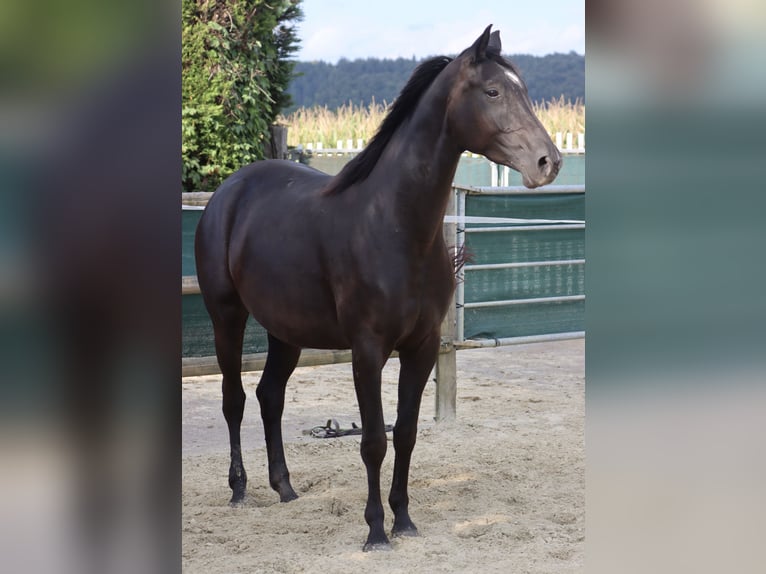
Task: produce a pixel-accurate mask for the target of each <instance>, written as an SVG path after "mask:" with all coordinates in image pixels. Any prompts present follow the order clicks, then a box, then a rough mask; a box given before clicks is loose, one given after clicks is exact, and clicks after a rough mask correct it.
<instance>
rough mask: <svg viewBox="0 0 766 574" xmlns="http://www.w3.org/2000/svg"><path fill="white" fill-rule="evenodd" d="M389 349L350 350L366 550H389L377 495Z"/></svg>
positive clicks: (382, 447) (384, 432) (384, 446)
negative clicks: (384, 370) (383, 373)
mask: <svg viewBox="0 0 766 574" xmlns="http://www.w3.org/2000/svg"><path fill="white" fill-rule="evenodd" d="M389 354H390V352H389V353H385V352H382V351H381V349H380V347H379V346H373V345H366V346H361V345H360V346H355V347H354V349H353V351H352V365H353V370H354V388H355V390H356V397H357V401H358V402H359V413H360V416H361V418H362V444H361V455H362V461H363V462H364V465H365V467H366V469H367V506H366V507H365V510H364V518H365V520H366V521H367V525H368V526H369V528H370V531H369V534H368V536H367V542H366V543H365V544H364V548H363V550H364V551H365V552H367V551H370V550H390V549H391V543H390V542H389V540H388V536H386V532H385V528H384V526H383V519H384V511H383V503H382V501H381V496H380V467H381V465H382V464H383V459H384V458H385V456H386V448H387V444H386V429H385V423H384V422H383V405H382V403H381V397H380V380H381V369H382V368H383V365H384V364H385V362H386V359H387V358H388V355H389Z"/></svg>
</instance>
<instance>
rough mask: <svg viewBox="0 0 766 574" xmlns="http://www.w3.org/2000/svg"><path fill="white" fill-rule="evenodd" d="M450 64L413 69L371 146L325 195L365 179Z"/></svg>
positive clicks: (439, 60) (435, 62) (435, 61)
mask: <svg viewBox="0 0 766 574" xmlns="http://www.w3.org/2000/svg"><path fill="white" fill-rule="evenodd" d="M451 61H452V58H448V57H446V56H437V57H435V58H430V59H428V60H426V61H424V62H423V63H422V64H420V65H419V66H418V67H417V68H416V69H415V71H414V72H413V73H412V76H411V77H410V79H409V81H408V82H407V84H406V85H405V86H404V88H402V91H401V93H400V94H399V96H398V97H397V98H396V100H395V101H394V103H393V104H392V105H391V108H390V109H389V111H388V113H387V114H386V117H385V118H384V119H383V122H382V123H381V124H380V127H379V128H378V131H377V132H375V135H374V136H373V137H372V139H371V140H370V143H369V144H367V147H365V148H364V149H363V150H362V151H361V152H360V153H359V155H357V156H356V157H355V158H354V159H352V160H351V161H349V162H348V163H347V164H346V165H345V166H344V167H343V169H342V170H341V171H340V173H339V174H338V175H336V176H335V177H333V178H332V179H331V180H330V182H329V183H328V184H327V186H326V187H325V188H324V190H323V193H324V194H326V195H332V194H336V193H341V192H342V191H344V190H346V189H348V188H349V187H350V186H352V185H353V184H355V183H359V182H360V181H364V180H365V179H367V177H368V176H369V175H370V172H372V169H373V168H374V167H375V164H376V163H377V162H378V160H379V159H380V156H381V154H382V153H383V150H384V149H385V148H386V146H387V145H388V142H389V141H391V137H392V136H393V135H394V132H396V130H397V128H398V127H399V126H401V125H402V124H403V123H404V122H405V121H406V120H407V118H409V117H410V116H411V115H412V112H413V111H414V110H415V107H416V106H417V104H418V102H419V101H420V98H421V96H422V95H423V94H424V93H425V92H426V90H427V89H428V87H429V86H430V85H431V84H432V83H433V81H434V80H435V79H436V76H438V75H439V74H440V73H441V71H442V70H443V69H444V68H445V67H446V66H447V64H449V63H450V62H451Z"/></svg>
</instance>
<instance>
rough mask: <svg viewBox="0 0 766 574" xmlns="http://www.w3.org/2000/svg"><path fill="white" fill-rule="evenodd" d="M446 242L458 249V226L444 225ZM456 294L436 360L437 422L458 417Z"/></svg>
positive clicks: (452, 207)
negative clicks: (456, 406)
mask: <svg viewBox="0 0 766 574" xmlns="http://www.w3.org/2000/svg"><path fill="white" fill-rule="evenodd" d="M447 213H448V214H449V215H455V214H456V201H455V189H454V188H453V189H452V190H451V192H450V196H449V203H448V204H447ZM443 232H444V241H445V243H446V244H447V246H448V247H454V248H457V224H456V223H451V222H450V223H445V224H444V230H443ZM455 307H456V305H455V294H454V293H453V294H452V302H451V303H450V306H449V309H448V310H447V316H446V317H444V321H443V322H442V326H441V348H440V349H439V355H438V357H437V359H436V420H437V421H443V420H450V419H454V418H455V416H456V408H455V405H456V402H457V352H456V350H455V337H456V334H457V333H456V325H455Z"/></svg>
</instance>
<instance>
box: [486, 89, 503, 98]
mask: <svg viewBox="0 0 766 574" xmlns="http://www.w3.org/2000/svg"><path fill="white" fill-rule="evenodd" d="M485 93H486V94H487V95H488V96H489V97H490V98H496V97H497V96H499V95H500V92H498V91H497V90H496V89H494V88H491V89H489V90H487V91H486V92H485Z"/></svg>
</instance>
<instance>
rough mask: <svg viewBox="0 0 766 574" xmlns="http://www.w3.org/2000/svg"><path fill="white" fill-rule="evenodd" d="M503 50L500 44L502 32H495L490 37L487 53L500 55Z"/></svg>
mask: <svg viewBox="0 0 766 574" xmlns="http://www.w3.org/2000/svg"><path fill="white" fill-rule="evenodd" d="M502 49H503V46H502V44H501V43H500V30H495V31H494V32H492V33H491V34H490V35H489V44H488V45H487V51H488V52H491V53H493V54H498V55H499V54H500V51H501V50H502Z"/></svg>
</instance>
